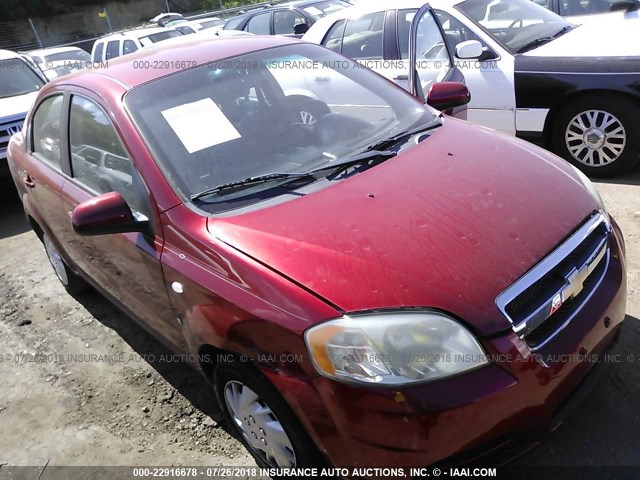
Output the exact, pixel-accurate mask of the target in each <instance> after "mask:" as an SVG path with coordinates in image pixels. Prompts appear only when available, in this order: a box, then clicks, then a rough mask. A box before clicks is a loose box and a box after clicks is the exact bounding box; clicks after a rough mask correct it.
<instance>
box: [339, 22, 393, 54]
mask: <svg viewBox="0 0 640 480" xmlns="http://www.w3.org/2000/svg"><path fill="white" fill-rule="evenodd" d="M384 16H385V12H378V13H370V14H368V15H363V16H361V17H360V18H356V19H349V20H347V26H346V28H345V31H344V38H343V39H342V54H343V55H346V56H347V57H351V58H356V59H360V58H367V59H377V58H382V51H383V47H382V46H383V40H382V35H383V28H384Z"/></svg>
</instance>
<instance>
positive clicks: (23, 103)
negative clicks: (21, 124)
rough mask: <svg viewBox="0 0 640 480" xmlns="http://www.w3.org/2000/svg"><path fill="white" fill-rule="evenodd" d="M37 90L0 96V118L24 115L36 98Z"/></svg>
mask: <svg viewBox="0 0 640 480" xmlns="http://www.w3.org/2000/svg"><path fill="white" fill-rule="evenodd" d="M37 96H38V92H31V93H27V94H25V95H18V96H15V97H7V98H0V120H2V119H3V118H7V117H13V116H15V115H26V113H27V112H28V111H29V110H30V109H31V106H32V105H33V102H34V101H35V100H36V97H37Z"/></svg>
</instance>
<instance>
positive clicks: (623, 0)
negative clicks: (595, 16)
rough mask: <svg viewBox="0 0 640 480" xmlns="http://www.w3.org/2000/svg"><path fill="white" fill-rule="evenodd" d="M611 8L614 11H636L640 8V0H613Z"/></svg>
mask: <svg viewBox="0 0 640 480" xmlns="http://www.w3.org/2000/svg"><path fill="white" fill-rule="evenodd" d="M609 10H610V11H612V12H620V11H622V12H635V11H637V10H640V1H639V0H618V1H617V2H613V3H612V4H611V6H610V7H609Z"/></svg>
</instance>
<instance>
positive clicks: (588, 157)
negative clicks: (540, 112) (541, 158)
mask: <svg viewBox="0 0 640 480" xmlns="http://www.w3.org/2000/svg"><path fill="white" fill-rule="evenodd" d="M639 117H640V108H638V106H636V105H635V104H633V103H632V102H631V101H625V100H623V99H621V98H619V97H616V96H607V95H593V96H589V97H582V98H578V99H576V100H574V101H573V102H571V103H569V104H567V105H566V106H565V107H564V108H562V110H560V111H559V112H558V114H557V116H556V118H555V119H554V122H553V131H552V140H553V148H554V151H555V152H556V153H557V154H558V155H560V156H562V157H563V158H564V159H566V160H568V161H569V162H570V163H572V164H573V165H575V166H576V167H578V168H579V169H580V170H582V171H583V172H584V173H585V174H587V175H589V176H594V177H609V176H612V175H618V174H621V173H624V172H627V171H629V170H631V168H633V166H634V165H635V164H636V163H637V162H638V159H640V125H638V122H637V119H638V118H639Z"/></svg>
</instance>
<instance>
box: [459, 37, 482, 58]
mask: <svg viewBox="0 0 640 480" xmlns="http://www.w3.org/2000/svg"><path fill="white" fill-rule="evenodd" d="M481 55H482V44H481V43H480V42H479V41H477V40H467V41H466V42H461V43H459V44H457V45H456V57H458V58H460V59H462V60H467V59H472V58H480V56H481Z"/></svg>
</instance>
